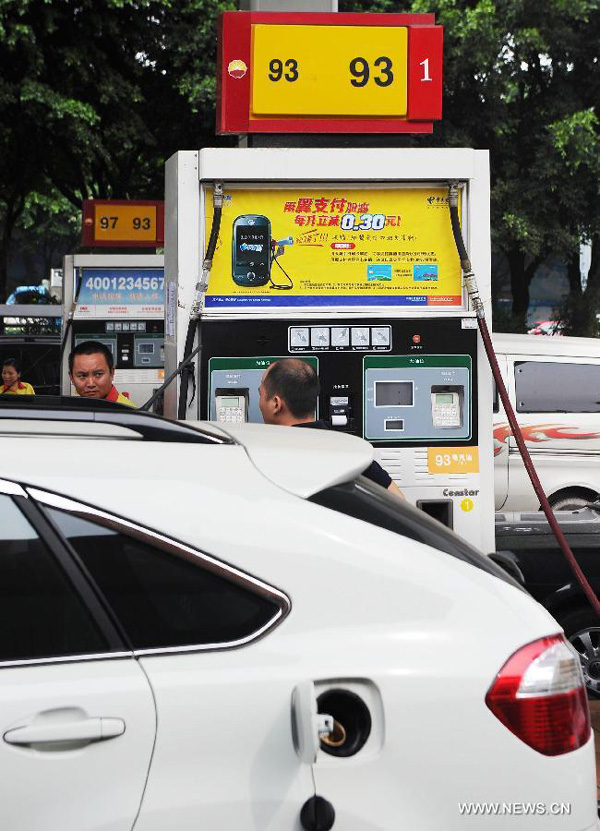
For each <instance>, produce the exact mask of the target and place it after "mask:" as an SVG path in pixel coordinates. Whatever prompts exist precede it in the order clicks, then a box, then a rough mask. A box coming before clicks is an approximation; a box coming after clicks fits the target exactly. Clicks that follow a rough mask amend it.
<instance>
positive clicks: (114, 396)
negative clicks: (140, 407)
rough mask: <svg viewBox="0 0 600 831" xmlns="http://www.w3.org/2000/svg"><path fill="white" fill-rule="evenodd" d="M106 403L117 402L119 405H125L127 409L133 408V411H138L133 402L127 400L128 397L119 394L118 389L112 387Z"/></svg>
mask: <svg viewBox="0 0 600 831" xmlns="http://www.w3.org/2000/svg"><path fill="white" fill-rule="evenodd" d="M104 400H105V401H116V402H117V404H125V405H126V406H127V407H133V409H134V410H135V409H137V408H136V406H135V404H134V403H133V401H131V400H130V399H129V398H127V396H126V395H123V394H122V393H120V392H119V390H118V389H117V388H116V387H111V389H110V392H109V393H108V395H107V396H106V398H105V399H104Z"/></svg>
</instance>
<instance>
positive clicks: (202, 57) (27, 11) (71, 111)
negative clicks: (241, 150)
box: [0, 0, 232, 296]
mask: <svg viewBox="0 0 600 831" xmlns="http://www.w3.org/2000/svg"><path fill="white" fill-rule="evenodd" d="M231 5H232V4H231V3H219V2H216V0H181V2H173V3H172V2H171V0H76V2H73V3H71V2H69V3H65V2H58V1H57V0H55V1H54V2H47V0H5V2H4V3H3V4H2V5H0V60H1V62H2V66H3V68H4V71H3V76H2V78H1V79H0V116H1V118H0V182H2V192H1V197H0V296H2V295H4V294H5V287H6V279H7V266H8V256H9V251H10V246H11V239H12V238H13V235H14V234H15V233H16V229H17V227H18V223H19V220H20V218H21V216H22V214H23V211H24V210H25V207H26V204H27V200H29V201H31V195H32V194H38V195H41V196H46V197H48V198H49V202H47V203H46V204H50V202H52V199H53V194H54V195H55V194H60V195H61V196H62V197H64V198H65V199H67V200H68V201H69V202H70V203H71V205H72V206H73V207H74V208H75V209H79V208H80V207H81V202H82V200H83V199H85V198H90V197H96V198H161V197H162V195H163V191H164V187H163V180H164V175H163V165H164V160H165V158H166V156H168V155H170V153H171V152H173V151H174V150H177V149H180V148H182V147H185V146H189V143H190V142H191V143H192V146H199V144H200V143H203V142H205V141H206V140H207V139H208V135H207V130H208V127H209V125H210V126H211V130H210V133H211V134H212V132H213V130H214V128H212V123H213V119H214V82H213V81H212V79H214V77H215V70H214V57H215V53H216V27H215V25H214V18H215V16H216V13H217V12H218V11H219V9H220V8H222V7H228V8H229V7H231ZM209 79H210V80H209ZM37 204H38V209H41V208H42V206H43V204H44V203H43V202H41V201H38V203H37ZM52 217H55V218H56V220H57V221H58V217H59V214H57V213H52V212H50V213H49V214H48V219H49V220H52Z"/></svg>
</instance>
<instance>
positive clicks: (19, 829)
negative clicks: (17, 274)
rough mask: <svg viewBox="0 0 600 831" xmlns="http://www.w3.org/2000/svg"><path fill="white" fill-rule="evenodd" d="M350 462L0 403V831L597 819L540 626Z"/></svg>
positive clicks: (345, 450)
mask: <svg viewBox="0 0 600 831" xmlns="http://www.w3.org/2000/svg"><path fill="white" fill-rule="evenodd" d="M15 398H16V397H15ZM371 456H372V448H371V447H370V445H368V444H366V443H365V442H362V441H361V440H359V439H355V438H352V437H349V436H340V435H331V434H328V433H326V432H321V431H312V430H306V431H304V430H294V429H292V428H280V427H262V426H256V425H247V426H243V427H242V426H240V427H235V428H233V427H232V428H227V431H225V430H223V429H222V428H218V427H217V426H216V425H215V424H204V425H203V424H197V425H193V426H191V425H188V424H186V425H180V424H175V423H171V422H168V421H164V420H162V419H159V418H158V417H155V416H150V415H148V414H144V413H140V412H135V411H132V410H131V409H129V408H127V410H126V411H125V409H124V408H120V407H118V405H112V406H111V405H106V406H104V407H100V406H98V407H97V408H96V409H94V405H93V404H92V403H90V402H88V401H86V400H84V399H82V400H80V401H77V402H67V403H65V402H62V405H61V406H55V407H54V409H53V408H52V406H51V405H50V404H46V405H45V404H44V403H43V401H42V400H41V399H38V400H36V401H30V402H22V401H18V400H12V401H10V402H4V401H3V402H2V404H1V405H0V477H1V481H0V536H1V543H0V551H1V556H0V591H1V592H2V602H1V604H0V622H1V625H0V644H1V651H2V653H1V655H0V660H1V662H2V663H1V676H0V677H1V681H2V684H1V686H0V696H1V705H0V718H1V730H2V737H3V738H2V742H1V747H0V782H1V786H0V787H1V797H2V798H1V805H2V809H1V810H2V820H1V827H2V828H3V829H6V831H51V830H52V831H54V829H56V831H130V829H133V828H135V831H197V829H200V828H201V829H210V831H300V829H323V831H325V830H326V829H327V828H331V827H332V826H333V828H334V829H340V831H398V829H410V831H440V829H444V831H455V830H456V831H463V829H490V831H494V829H506V828H508V827H510V828H511V829H512V828H515V829H547V828H557V829H558V828H560V829H561V831H584V829H592V828H593V829H598V827H599V825H598V819H597V811H596V782H595V766H594V746H593V740H592V738H591V735H590V724H589V713H588V708H587V702H586V697H585V691H584V687H583V682H582V676H581V670H580V667H579V662H578V660H577V659H576V657H575V656H574V655H573V653H572V651H571V649H570V647H568V646H567V645H566V644H565V641H564V640H563V637H562V635H561V633H560V631H559V628H558V625H557V624H556V622H555V621H554V620H553V619H552V618H551V617H550V616H549V615H548V614H547V612H546V611H545V610H544V609H543V608H542V607H541V606H539V605H538V604H537V603H535V602H534V601H533V600H532V599H531V598H530V597H529V596H528V595H526V594H525V592H524V591H522V590H521V589H520V588H519V587H518V586H517V585H516V584H515V583H513V582H512V581H511V579H510V578H509V577H507V576H506V575H505V574H504V573H503V572H502V571H500V570H499V569H498V568H497V567H496V566H495V565H494V564H493V563H491V562H490V561H489V560H488V559H487V558H485V557H483V556H482V555H480V554H478V553H477V552H476V551H474V550H473V549H471V548H470V547H469V546H468V545H466V544H465V543H464V542H462V541H461V540H460V539H459V538H458V537H457V536H455V535H454V534H453V533H452V532H451V531H449V530H448V529H446V528H445V527H444V526H442V525H440V524H438V523H437V522H435V521H434V520H431V519H429V518H428V517H427V516H425V515H424V514H422V513H421V512H419V511H417V510H416V509H414V508H412V507H411V506H409V505H407V504H400V503H399V502H398V501H397V500H395V499H394V497H391V496H389V495H388V494H387V493H386V492H385V491H383V490H381V489H380V488H378V487H377V486H376V485H372V484H371V483H369V482H368V481H366V480H364V479H363V478H362V477H360V475H359V474H360V472H361V471H362V470H364V468H365V467H366V466H367V464H368V463H369V461H370V459H371ZM317 796H318V797H320V798H319V799H316V798H315V797H317ZM544 816H547V817H548V819H546V820H545V819H544ZM478 817H484V818H478Z"/></svg>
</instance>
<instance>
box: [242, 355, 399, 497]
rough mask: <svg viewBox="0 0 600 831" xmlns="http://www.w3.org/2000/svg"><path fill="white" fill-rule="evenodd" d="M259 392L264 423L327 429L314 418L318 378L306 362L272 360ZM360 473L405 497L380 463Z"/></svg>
mask: <svg viewBox="0 0 600 831" xmlns="http://www.w3.org/2000/svg"><path fill="white" fill-rule="evenodd" d="M258 393H259V399H258V406H259V407H260V411H261V414H262V417H263V421H264V422H265V424H279V425H282V426H292V427H313V428H317V429H321V430H326V429H328V425H327V424H326V422H325V421H323V420H321V419H319V420H318V421H317V420H315V415H314V414H315V410H316V404H317V396H318V394H319V378H318V377H317V373H316V372H315V371H314V369H313V368H312V366H310V364H308V363H306V361H301V360H299V359H298V358H283V359H282V360H281V361H275V363H272V364H271V365H270V366H269V367H268V368H267V369H266V370H265V372H264V373H263V377H262V381H261V384H260V387H259V389H258ZM363 476H366V477H367V479H370V480H371V481H372V482H376V483H377V484H378V485H381V487H382V488H386V489H387V490H388V491H389V493H391V494H393V495H394V496H397V497H399V498H400V499H404V494H403V493H402V491H401V490H400V488H399V487H398V486H397V485H396V483H395V482H393V481H392V477H391V476H390V475H389V473H388V472H387V471H386V470H384V469H383V468H382V467H381V465H380V464H379V462H375V461H373V462H371V464H370V465H369V467H368V468H367V469H366V470H365V471H363Z"/></svg>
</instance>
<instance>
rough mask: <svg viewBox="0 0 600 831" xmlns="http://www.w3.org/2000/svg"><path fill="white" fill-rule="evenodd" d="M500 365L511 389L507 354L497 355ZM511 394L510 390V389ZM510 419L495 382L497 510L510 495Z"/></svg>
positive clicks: (504, 379) (495, 487) (495, 486)
mask: <svg viewBox="0 0 600 831" xmlns="http://www.w3.org/2000/svg"><path fill="white" fill-rule="evenodd" d="M496 357H497V359H498V366H499V367H500V373H501V375H502V380H503V381H504V383H505V385H506V387H507V389H509V378H508V375H507V362H508V358H507V356H506V355H497V356H496ZM509 395H510V391H509ZM507 428H508V419H507V418H506V413H505V412H504V407H503V406H502V402H501V400H500V393H499V392H498V389H497V386H496V383H495V382H494V493H495V497H496V510H497V511H500V510H502V507H503V505H504V503H505V502H506V499H507V497H508V437H509V432H508V429H507Z"/></svg>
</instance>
